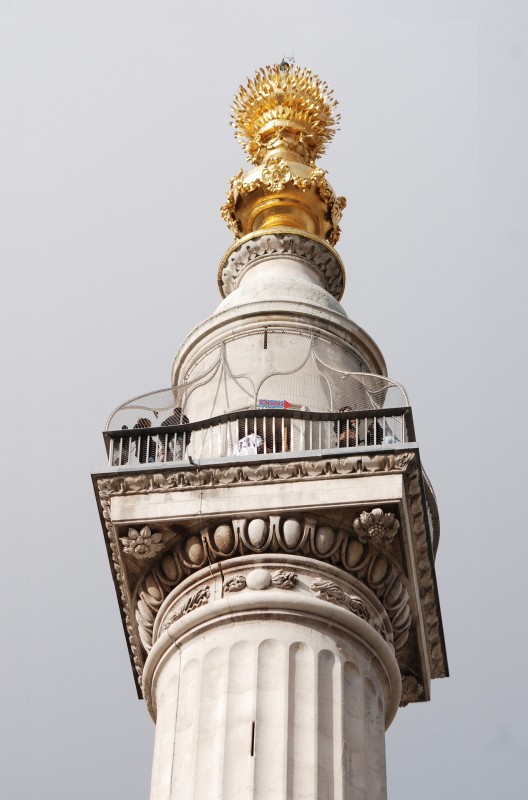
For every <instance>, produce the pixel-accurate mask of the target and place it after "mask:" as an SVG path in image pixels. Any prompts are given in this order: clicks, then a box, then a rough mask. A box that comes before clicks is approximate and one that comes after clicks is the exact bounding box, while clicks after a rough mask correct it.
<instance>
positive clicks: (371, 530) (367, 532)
mask: <svg viewBox="0 0 528 800" xmlns="http://www.w3.org/2000/svg"><path fill="white" fill-rule="evenodd" d="M399 527H400V523H399V522H398V520H397V519H395V518H394V514H390V513H385V512H384V511H383V509H381V508H374V509H372V511H362V512H361V514H360V515H359V517H357V519H355V520H354V530H355V532H356V534H357V537H358V539H359V541H360V542H374V543H375V544H378V545H379V546H380V547H385V546H386V545H389V544H390V543H391V542H392V540H393V539H394V537H395V536H396V534H397V533H398V529H399Z"/></svg>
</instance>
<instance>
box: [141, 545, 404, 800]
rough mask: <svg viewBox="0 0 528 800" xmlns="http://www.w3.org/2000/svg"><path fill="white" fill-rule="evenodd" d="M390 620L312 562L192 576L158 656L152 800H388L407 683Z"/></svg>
mask: <svg viewBox="0 0 528 800" xmlns="http://www.w3.org/2000/svg"><path fill="white" fill-rule="evenodd" d="M332 587H333V588H332ZM331 596H333V597H334V602H330V601H328V599H323V598H328V597H331ZM362 617H363V618H362ZM388 628H389V629H390V623H389V622H388V618H387V616H386V614H385V613H384V611H383V609H382V607H381V605H380V604H379V602H378V601H377V600H376V598H375V597H374V595H373V594H372V593H371V592H369V590H368V589H366V588H365V587H364V586H361V585H360V584H359V583H358V582H354V581H353V579H350V577H349V576H347V575H344V574H343V573H342V571H341V570H338V569H336V568H334V567H331V566H329V565H327V564H324V563H316V562H313V561H311V560H310V559H306V558H302V557H298V558H291V557H281V556H270V557H257V558H255V557H243V558H237V559H233V560H232V561H227V562H224V563H223V564H222V565H218V564H217V565H214V566H213V567H211V568H210V569H205V570H201V571H200V572H199V573H196V574H195V575H193V576H192V577H191V578H189V579H187V580H186V581H184V582H183V583H182V584H181V585H180V586H178V587H177V588H176V589H175V590H174V591H173V592H172V593H171V595H169V597H168V598H167V600H166V601H165V603H164V605H163V606H162V608H161V609H160V612H159V614H158V618H157V620H156V625H155V638H156V636H158V638H157V640H156V641H155V644H154V646H153V649H152V651H151V653H150V655H149V657H148V659H147V662H146V665H145V673H144V681H143V682H144V691H145V696H146V698H147V702H148V703H149V706H150V709H151V712H152V714H153V716H154V717H155V718H156V721H157V729H156V741H155V753H154V763H153V774H152V791H151V800H191V798H192V800H221V799H222V800H235V799H238V798H240V800H242V799H243V800H249V798H255V800H257V799H258V800H264V798H266V800H287V799H288V800H290V799H291V800H301V799H302V800H309V799H310V800H312V799H313V800H334V799H335V800H383V799H384V798H386V779H385V743H384V740H385V729H386V727H387V726H388V724H390V722H391V721H392V718H393V717H394V715H395V713H396V710H397V707H398V704H399V700H400V691H401V684H400V674H399V669H398V665H397V662H396V659H395V657H394V652H393V648H392V646H391V644H390V635H391V634H390V630H388ZM387 630H388V632H387ZM160 631H161V633H160ZM380 631H381V632H380ZM384 637H387V638H388V639H389V642H387V641H385V638H384Z"/></svg>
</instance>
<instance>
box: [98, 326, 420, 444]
mask: <svg viewBox="0 0 528 800" xmlns="http://www.w3.org/2000/svg"><path fill="white" fill-rule="evenodd" d="M408 405H409V401H408V397H407V394H406V392H405V389H404V388H403V387H402V386H401V385H400V384H399V383H397V382H396V381H393V380H390V379H389V378H386V377H384V376H382V375H374V374H371V373H368V372H365V371H364V365H363V363H362V362H361V359H360V358H359V357H358V356H357V355H356V354H355V353H354V352H353V351H352V350H351V349H350V348H347V347H346V346H344V345H340V344H338V343H336V342H334V341H331V340H330V339H327V338H325V337H324V336H322V335H319V334H317V335H314V334H310V333H306V332H303V331H297V330H292V329H286V328H275V327H269V326H267V327H263V328H261V329H259V330H257V331H251V332H249V333H244V334H240V335H233V336H232V337H230V338H228V339H226V340H224V341H223V342H222V343H221V344H219V345H216V346H215V347H213V348H211V349H210V350H209V351H208V352H206V353H205V354H204V355H203V356H202V357H201V358H200V359H199V360H198V361H197V362H195V363H194V364H193V366H192V368H191V369H190V370H189V371H188V373H187V374H186V375H185V378H184V381H183V382H182V383H181V384H180V385H178V386H172V387H170V388H167V389H161V390H159V391H155V392H151V393H149V394H145V395H141V396H139V397H135V398H133V399H132V400H129V401H127V402H126V403H123V404H122V405H120V406H118V408H116V409H115V410H114V411H113V412H112V414H111V415H110V418H109V420H108V423H107V427H106V430H107V431H117V430H120V429H125V430H126V429H135V430H139V429H142V428H148V427H170V426H173V425H181V424H183V425H185V424H187V423H190V422H198V421H203V420H208V419H211V418H213V417H216V416H220V415H222V414H227V413H230V412H233V411H244V410H246V411H248V410H255V409H256V410H258V409H292V410H298V411H309V412H334V413H335V412H339V411H346V412H357V411H367V410H378V409H389V408H401V407H404V406H408Z"/></svg>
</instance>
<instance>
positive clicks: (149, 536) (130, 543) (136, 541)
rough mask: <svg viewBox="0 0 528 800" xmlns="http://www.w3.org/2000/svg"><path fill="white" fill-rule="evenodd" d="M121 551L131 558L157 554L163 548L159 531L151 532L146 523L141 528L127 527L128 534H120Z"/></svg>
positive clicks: (142, 557) (148, 556) (144, 557)
mask: <svg viewBox="0 0 528 800" xmlns="http://www.w3.org/2000/svg"><path fill="white" fill-rule="evenodd" d="M120 541H121V544H122V545H123V552H124V553H126V554H127V555H131V556H132V557H133V558H137V559H146V558H152V557H153V556H157V555H158V553H159V552H160V551H161V550H163V543H162V535H161V533H152V531H151V530H150V528H149V527H148V525H145V526H144V527H143V528H141V530H139V531H137V530H136V529H135V528H129V529H128V536H122V537H121V539H120Z"/></svg>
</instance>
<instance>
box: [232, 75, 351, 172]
mask: <svg viewBox="0 0 528 800" xmlns="http://www.w3.org/2000/svg"><path fill="white" fill-rule="evenodd" d="M332 95H333V91H332V90H331V89H330V88H329V87H328V85H327V84H326V83H325V82H324V81H322V80H321V79H320V78H318V77H317V75H314V74H313V73H312V72H311V70H309V69H305V68H301V67H290V66H289V65H287V64H285V63H283V64H282V65H280V66H278V65H276V66H274V67H266V68H265V69H260V70H259V71H258V72H257V74H256V75H255V77H254V78H253V79H250V80H248V82H247V85H246V86H241V87H240V91H239V93H238V95H237V96H236V97H235V99H234V102H233V107H232V111H233V114H232V123H231V124H232V126H233V128H234V129H235V134H236V137H237V139H238V141H239V142H240V143H241V144H242V146H243V148H244V150H245V151H246V153H247V155H248V160H249V161H252V162H253V163H254V164H261V163H262V161H264V160H265V158H266V156H269V155H270V153H271V152H272V151H274V150H279V149H283V148H284V149H287V150H289V151H290V152H291V153H296V154H297V155H298V156H299V157H300V158H301V159H302V161H304V163H306V164H309V163H310V162H312V161H316V159H318V158H320V157H321V156H322V155H323V154H324V152H325V149H326V145H327V143H328V142H329V141H330V140H331V139H332V137H333V135H334V132H335V131H336V129H337V128H336V126H337V124H338V122H339V120H340V115H339V114H337V113H336V111H335V109H336V106H337V100H334V98H333V96H332Z"/></svg>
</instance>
